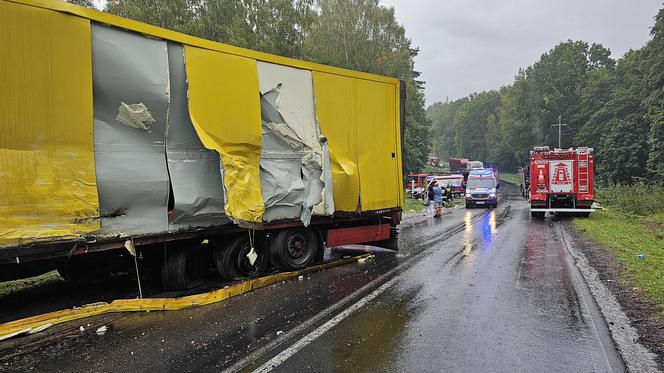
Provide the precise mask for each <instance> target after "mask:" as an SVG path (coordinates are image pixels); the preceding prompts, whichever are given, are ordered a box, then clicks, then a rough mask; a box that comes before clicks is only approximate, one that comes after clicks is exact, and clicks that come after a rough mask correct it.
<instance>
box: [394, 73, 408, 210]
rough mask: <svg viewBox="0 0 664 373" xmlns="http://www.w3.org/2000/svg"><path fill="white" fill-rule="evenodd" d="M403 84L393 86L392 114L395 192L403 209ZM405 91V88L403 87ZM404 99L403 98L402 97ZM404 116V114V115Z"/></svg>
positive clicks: (401, 82)
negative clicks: (395, 171)
mask: <svg viewBox="0 0 664 373" xmlns="http://www.w3.org/2000/svg"><path fill="white" fill-rule="evenodd" d="M402 84H405V82H403V81H400V82H399V83H397V84H395V85H394V97H396V104H395V105H394V113H395V117H396V120H395V122H394V137H395V139H396V142H395V146H396V149H397V179H398V182H399V184H398V185H397V190H398V191H399V207H401V208H403V205H404V200H403V199H404V195H403V192H404V189H403V185H402V181H403V158H402V157H403V154H402V152H401V151H402V150H403V146H402V145H401V144H402V141H403V139H402V138H401V129H402V128H401V123H402V121H405V120H406V118H402V117H401V105H405V104H406V103H405V102H401V99H402V97H401V85H402ZM404 89H405V87H404ZM404 97H405V96H404ZM404 114H405V113H404Z"/></svg>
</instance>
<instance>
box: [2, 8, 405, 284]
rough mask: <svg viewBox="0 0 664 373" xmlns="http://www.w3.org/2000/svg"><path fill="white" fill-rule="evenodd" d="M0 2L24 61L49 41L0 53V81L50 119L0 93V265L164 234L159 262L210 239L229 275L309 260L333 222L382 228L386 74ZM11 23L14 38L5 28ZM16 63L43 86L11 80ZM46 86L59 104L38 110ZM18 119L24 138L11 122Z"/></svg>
mask: <svg viewBox="0 0 664 373" xmlns="http://www.w3.org/2000/svg"><path fill="white" fill-rule="evenodd" d="M0 7H2V10H3V14H2V17H4V19H5V20H6V21H7V22H6V23H7V24H12V23H11V21H12V20H19V21H20V23H21V26H20V27H22V28H20V27H19V26H18V24H17V25H14V26H16V27H17V28H10V29H6V30H5V31H6V32H4V33H3V34H2V35H0V41H1V42H2V43H1V44H2V45H5V46H7V47H8V48H11V50H12V51H13V53H12V55H14V54H16V55H18V56H24V57H26V58H27V57H29V56H32V54H34V53H35V49H37V47H36V45H38V44H40V43H42V42H43V41H44V40H48V41H49V42H52V43H53V42H54V41H63V43H60V44H62V45H60V44H58V43H55V44H54V47H53V48H49V49H46V50H41V51H40V52H39V53H41V54H40V56H36V57H39V58H40V59H41V60H42V61H45V63H44V64H43V65H44V66H51V67H48V69H51V70H48V69H46V68H44V67H43V66H41V65H38V64H35V65H27V66H22V64H20V63H19V60H18V59H16V60H14V59H8V60H3V61H2V63H3V66H2V67H3V73H4V74H5V75H7V76H6V77H5V78H6V79H5V81H8V82H9V84H10V86H12V85H13V86H15V87H16V88H15V90H16V91H17V92H26V94H27V95H28V96H26V97H42V99H41V100H36V101H33V106H31V107H30V109H31V110H33V111H34V112H35V113H37V114H38V115H39V116H42V117H44V118H49V120H42V121H31V120H32V118H39V116H37V117H29V116H26V115H25V113H23V112H19V111H16V110H14V109H13V107H9V106H8V104H7V103H11V102H15V101H16V100H17V99H19V97H14V96H11V95H10V96H9V97H5V99H3V101H2V102H3V103H0V105H3V106H2V107H3V109H5V110H2V111H1V112H0V120H1V121H2V123H3V126H6V127H7V128H16V129H19V130H17V131H18V132H17V131H15V132H13V133H16V134H17V135H16V136H13V135H12V136H13V137H12V136H3V139H2V140H0V160H2V162H0V175H3V177H2V178H0V186H1V187H2V190H1V192H2V193H3V195H11V196H12V197H11V198H8V199H4V200H3V201H4V202H0V270H2V271H4V270H5V269H6V268H9V271H10V272H11V270H12V269H13V267H12V266H17V265H29V263H32V262H34V263H36V262H39V261H40V260H42V259H43V260H46V259H48V261H49V263H54V265H57V264H58V263H62V261H67V260H70V259H68V258H76V257H84V256H85V255H83V254H86V253H94V252H100V251H108V250H115V249H119V250H120V251H119V252H121V250H122V248H123V246H124V243H125V241H127V240H131V241H133V243H134V244H136V245H137V246H138V250H139V252H140V251H141V250H143V249H145V250H147V247H148V246H149V247H155V246H161V247H165V249H166V250H159V251H157V252H160V253H162V252H163V253H164V254H163V255H166V256H165V257H164V260H162V262H163V263H166V264H165V266H166V267H167V268H168V267H169V264H168V262H169V260H171V258H170V257H169V256H168V255H167V254H168V253H169V252H172V253H174V254H173V255H176V256H178V255H179V256H178V257H176V259H177V260H180V259H182V260H185V261H186V260H189V259H187V258H189V257H190V256H191V253H192V252H193V251H192V250H196V248H198V247H200V245H201V243H202V242H203V241H205V242H208V241H209V242H210V244H209V246H212V248H211V250H213V251H214V253H215V254H214V255H213V258H214V261H215V263H216V264H217V267H218V268H219V269H220V272H222V276H223V277H224V278H237V277H241V276H243V275H255V274H257V272H260V271H259V269H258V268H257V267H256V263H261V264H260V265H261V266H264V265H265V263H266V262H265V260H267V261H269V262H270V263H271V264H273V265H276V266H278V267H280V268H284V269H292V268H298V266H306V265H308V264H311V263H312V261H313V260H314V259H315V258H314V256H315V257H316V258H318V257H319V254H318V253H319V252H321V250H322V248H323V246H324V245H325V242H326V241H327V237H328V234H332V233H334V234H333V236H334V242H344V243H345V242H350V241H354V242H356V243H363V242H370V241H381V242H383V241H388V240H390V239H396V233H395V232H396V226H397V225H398V222H399V219H400V211H401V207H402V203H403V201H402V199H403V195H402V191H401V182H400V174H401V128H400V126H402V125H403V101H404V100H403V96H402V92H403V91H402V87H401V85H400V83H399V81H398V80H396V79H393V78H386V77H380V76H376V75H371V74H365V73H359V72H354V71H350V70H344V69H338V68H333V67H329V66H324V65H318V64H313V63H309V62H304V61H298V60H292V59H288V58H284V57H279V56H273V55H269V54H264V53H260V52H255V51H250V50H245V49H241V48H237V47H231V46H227V45H224V44H220V43H214V42H209V41H205V40H201V39H197V38H193V37H190V36H187V35H183V34H178V33H174V32H172V31H167V30H163V29H159V28H156V27H153V26H149V25H145V24H141V23H138V22H135V21H129V20H126V19H123V18H120V17H116V16H112V15H109V14H105V13H100V12H95V11H91V10H88V9H85V8H81V7H77V6H73V5H69V4H60V3H54V4H50V3H49V4H45V3H41V2H39V3H36V2H33V1H32V0H11V1H8V0H0ZM44 25H48V27H47V28H48V30H47V28H44ZM12 27H13V26H12ZM19 29H20V32H22V33H24V34H26V35H29V36H30V37H29V38H27V39H25V40H23V39H22V38H20V37H18V36H19V35H17V32H19V31H17V30H19ZM51 29H52V30H51ZM47 33H48V34H49V35H48V36H47ZM72 35H74V36H76V38H78V39H72V38H71V37H73V36H72ZM67 38H70V39H69V40H70V41H69V42H71V43H73V45H74V46H78V47H77V48H78V49H77V50H76V53H74V52H71V51H70V52H71V53H70V55H71V56H73V57H72V58H76V61H75V63H76V64H78V65H80V68H79V69H77V70H76V71H71V69H67V68H66V67H67V66H66V65H67V64H63V61H65V60H66V59H65V60H63V57H62V56H63V54H62V53H60V52H63V53H64V52H67V51H69V50H70V49H71V47H70V46H69V45H68V44H67V40H68V39H67ZM86 41H87V43H88V48H87V49H86V48H85V47H84V46H82V45H83V44H85V43H86ZM68 53H69V52H68ZM21 58H23V57H21ZM24 69H32V70H31V71H32V73H33V75H34V73H37V74H36V76H37V77H39V78H40V79H44V81H45V82H46V83H47V85H45V86H43V87H42V88H40V87H39V86H38V85H34V84H30V82H27V81H26V82H23V81H19V80H17V78H16V77H17V76H21V74H22V73H20V71H22V70H24ZM51 72H52V73H54V74H55V73H57V74H60V75H61V76H62V77H63V79H60V76H57V77H56V76H55V75H48V74H49V73H51ZM23 75H25V74H23ZM64 78H67V79H64ZM73 80H75V81H79V82H83V84H82V85H80V84H75V83H73V82H72V81H73ZM86 81H87V82H88V83H89V86H90V87H91V88H92V89H91V90H86V89H85V86H86V85H85V84H86V83H85V82H86ZM3 92H6V91H3ZM56 92H57V93H56ZM60 97H68V99H69V100H70V101H71V102H67V103H63V104H62V105H61V106H54V105H53V104H52V102H55V101H54V100H60ZM58 102H59V101H58ZM18 107H21V106H18ZM54 107H57V108H58V109H59V111H57V112H53V108H54ZM21 113H23V114H21ZM72 118H75V120H72ZM28 129H29V130H30V131H32V132H30V133H32V134H33V135H34V136H33V137H32V138H30V137H29V136H27V135H22V134H21V133H23V132H20V131H26V130H28ZM43 130H46V131H43ZM11 133H12V132H10V134H11ZM25 133H26V134H27V133H28V132H25ZM21 141H23V142H21ZM21 144H22V145H21ZM48 144H51V145H48ZM47 146H56V147H59V148H58V152H52V151H51V150H50V148H48V147H47ZM21 147H22V148H21ZM14 149H31V151H32V152H33V153H27V152H26V153H16V152H15V151H14ZM54 149H55V148H54ZM15 154H26V155H27V154H33V155H34V156H31V158H26V157H23V156H21V157H16V155H15ZM40 154H49V156H48V157H44V156H40ZM27 159H33V160H35V161H36V162H37V163H34V162H33V163H29V162H23V161H21V160H27ZM17 161H20V162H23V163H20V164H19V163H17ZM17 167H18V168H17ZM21 167H22V168H21ZM21 170H22V171H21ZM19 176H20V177H21V180H20V181H17V179H16V178H17V177H19ZM12 180H13V182H12V183H13V184H12V183H10V182H8V181H12ZM45 180H47V181H48V182H47V183H46V184H45V183H44V181H45ZM43 185H49V188H41V186H43ZM17 188H18V189H17ZM40 188H41V189H40ZM71 197H74V199H71ZM61 202H62V203H63V205H62V206H60V205H59V204H60V203H61ZM18 206H22V208H23V210H20V209H18ZM49 209H53V210H54V211H57V212H58V215H57V216H55V215H51V214H49V213H48V211H49ZM21 211H24V212H21ZM67 216H69V218H66V219H67V220H66V221H62V217H67ZM26 222H28V223H26ZM353 227H360V228H361V227H366V228H361V229H349V228H353ZM374 227H375V229H374ZM247 229H249V232H250V235H247V234H246V232H247ZM254 230H258V231H257V232H256V233H251V232H254ZM242 232H244V235H238V233H242ZM344 232H353V233H352V234H350V233H344ZM376 232H379V234H378V235H377V234H376ZM250 237H251V238H250ZM167 242H175V244H174V245H170V244H167ZM178 242H180V243H181V244H178ZM164 245H165V246H164ZM390 246H391V247H394V245H390ZM246 250H250V252H251V255H249V257H252V258H253V260H251V261H250V263H248V264H247V263H245V262H244V261H246V256H245V254H247V253H249V251H246ZM254 250H255V251H256V252H254ZM312 253H315V255H314V254H312ZM160 255H161V254H160ZM181 255H185V256H184V257H182V256H181ZM255 255H257V258H258V259H256V257H255ZM268 256H269V258H268ZM183 258H184V259H183ZM265 258H268V259H265ZM233 266H234V267H233ZM46 267H48V266H45V267H44V268H46ZM261 268H262V267H261ZM18 272H19V271H16V273H18ZM174 276H175V277H177V276H178V274H177V273H175V275H174ZM167 277H168V276H167Z"/></svg>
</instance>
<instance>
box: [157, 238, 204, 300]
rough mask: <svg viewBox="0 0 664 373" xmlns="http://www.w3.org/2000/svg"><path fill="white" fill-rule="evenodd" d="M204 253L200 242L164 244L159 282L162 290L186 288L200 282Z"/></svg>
mask: <svg viewBox="0 0 664 373" xmlns="http://www.w3.org/2000/svg"><path fill="white" fill-rule="evenodd" d="M205 258H206V257H205V255H204V253H203V252H202V248H201V245H200V242H198V241H194V242H174V243H166V244H164V261H163V262H162V265H161V284H162V286H163V287H164V290H187V289H191V288H193V287H196V286H198V285H200V284H201V276H202V275H203V272H204V270H205V262H206V261H205Z"/></svg>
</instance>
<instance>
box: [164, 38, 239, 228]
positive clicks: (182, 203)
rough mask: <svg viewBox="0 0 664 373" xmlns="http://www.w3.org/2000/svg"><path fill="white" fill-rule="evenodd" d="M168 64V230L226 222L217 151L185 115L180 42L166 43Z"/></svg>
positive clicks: (186, 112) (186, 113) (187, 110)
mask: <svg viewBox="0 0 664 373" xmlns="http://www.w3.org/2000/svg"><path fill="white" fill-rule="evenodd" d="M168 66H169V75H170V88H171V95H170V98H171V102H170V106H169V109H168V123H167V127H168V128H167V131H166V133H167V136H166V156H167V159H168V172H169V174H170V177H171V188H172V189H173V197H174V201H173V210H172V214H171V218H170V221H169V230H170V231H178V230H183V229H188V228H192V227H208V226H215V225H222V224H225V223H228V222H229V221H230V220H229V219H228V218H227V217H226V214H225V213H224V190H223V189H224V188H223V180H222V177H221V162H220V160H219V154H218V153H217V152H215V151H213V150H208V149H206V148H205V147H204V146H203V143H201V140H200V139H199V138H198V135H197V134H196V130H194V125H193V124H192V123H191V119H190V118H189V108H188V105H187V82H186V75H185V67H184V48H183V47H182V45H180V44H176V43H168Z"/></svg>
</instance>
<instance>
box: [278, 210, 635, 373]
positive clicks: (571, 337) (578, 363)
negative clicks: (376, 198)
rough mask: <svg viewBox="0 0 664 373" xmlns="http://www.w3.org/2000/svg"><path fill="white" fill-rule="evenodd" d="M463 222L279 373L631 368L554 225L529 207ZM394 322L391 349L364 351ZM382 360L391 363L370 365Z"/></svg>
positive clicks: (376, 346) (469, 214)
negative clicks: (335, 351)
mask: <svg viewBox="0 0 664 373" xmlns="http://www.w3.org/2000/svg"><path fill="white" fill-rule="evenodd" d="M459 218H460V219H461V220H462V221H463V226H462V228H461V229H460V230H459V231H458V232H459V233H458V235H457V236H455V237H453V238H451V239H450V240H447V241H444V242H438V243H437V244H433V251H432V252H431V253H429V254H428V255H427V256H426V257H425V258H424V259H422V260H421V261H418V262H417V263H416V264H415V265H414V266H413V267H412V268H409V269H408V270H407V271H406V272H404V273H403V274H402V275H401V276H400V277H399V282H398V283H397V285H396V286H394V287H393V288H391V289H390V290H389V291H387V292H385V293H384V294H382V295H381V296H379V297H378V298H376V299H375V301H373V302H372V303H371V304H370V305H367V306H365V307H364V308H363V309H362V312H357V313H355V314H353V315H351V316H350V317H349V318H348V319H346V320H345V321H344V322H342V323H341V324H340V325H339V326H337V327H336V328H334V329H332V330H330V331H328V332H327V333H325V334H324V335H323V336H321V337H320V338H318V339H317V340H316V341H315V342H314V343H312V344H311V345H309V346H308V347H306V348H304V349H303V350H302V351H300V352H299V353H298V354H296V355H295V356H293V357H292V358H291V359H289V360H288V361H286V362H285V363H284V364H283V365H281V366H279V368H278V369H277V370H278V371H283V372H302V371H306V370H308V369H311V368H314V367H316V370H321V371H348V370H349V368H355V369H353V371H366V372H369V371H487V370H488V371H538V370H541V371H583V372H586V371H588V372H592V371H601V372H603V371H612V370H614V371H621V370H622V365H621V363H620V359H619V357H618V355H617V352H616V351H615V349H613V347H612V346H608V347H607V346H606V345H604V344H603V342H602V338H599V337H598V333H601V331H600V332H598V331H597V330H595V328H594V327H593V325H592V322H590V321H589V317H590V315H589V313H588V311H587V307H586V305H584V304H583V303H582V302H581V301H580V299H579V296H578V295H577V293H578V286H579V284H576V283H575V281H574V278H573V276H572V275H571V273H570V271H571V269H570V268H569V263H567V262H566V258H567V253H566V252H565V250H564V248H563V247H562V245H561V244H560V242H559V241H558V238H557V237H556V236H555V234H554V232H553V230H552V229H550V228H551V227H549V226H547V225H546V224H545V223H544V222H540V221H535V222H531V221H530V218H529V214H528V209H527V205H526V204H525V203H524V201H522V200H520V199H516V198H515V199H513V200H510V201H509V203H506V204H504V205H503V206H501V207H500V208H498V209H495V210H492V211H490V212H488V213H485V214H483V215H476V214H475V211H473V210H468V211H463V213H462V214H460V216H459ZM478 219H479V220H478ZM412 233H415V231H413V232H412ZM417 233H419V232H417ZM407 239H409V238H407ZM421 242H427V240H426V239H424V240H422V241H421ZM403 301H405V302H407V304H406V306H404V304H403ZM404 312H406V313H405V314H404ZM394 314H398V315H400V317H399V319H398V327H396V328H393V327H392V326H388V325H387V324H386V325H383V326H382V328H383V332H384V333H387V334H386V335H383V338H382V340H385V341H386V342H384V343H383V342H381V341H380V340H379V341H377V342H378V343H376V341H372V342H371V345H370V347H369V348H367V346H366V345H365V346H362V345H361V344H362V342H366V341H362V339H358V338H359V337H358V335H363V333H359V332H358V331H359V330H364V328H365V325H367V324H371V325H373V328H374V329H373V332H374V333H375V332H376V331H377V330H376V329H375V328H378V327H381V326H380V324H378V323H376V324H372V322H374V321H375V320H383V319H384V320H386V322H389V321H391V320H392V316H391V315H394ZM401 323H405V326H402V325H401ZM604 333H608V332H606V330H604ZM604 337H606V335H605V336H604ZM395 340H398V341H399V343H398V344H397V345H396V347H395V345H394V341H395ZM340 343H347V346H346V348H345V349H344V350H343V353H342V354H341V355H335V356H334V357H332V358H328V357H329V356H327V357H326V356H325V352H326V351H329V350H330V349H331V348H332V347H331V346H336V345H338V344H340ZM355 351H361V352H362V353H361V354H357V353H355ZM372 352H373V353H374V354H377V355H379V356H381V357H382V358H381V359H377V360H376V359H375V356H371V357H368V356H367V354H371V353H372ZM368 361H371V363H370V364H368V365H367V364H366V363H367V362H368ZM313 362H315V364H314V365H312V364H313Z"/></svg>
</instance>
